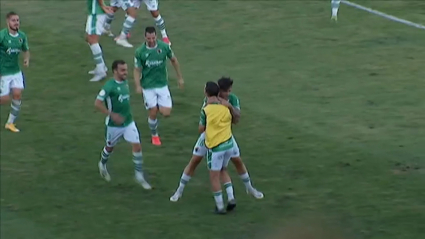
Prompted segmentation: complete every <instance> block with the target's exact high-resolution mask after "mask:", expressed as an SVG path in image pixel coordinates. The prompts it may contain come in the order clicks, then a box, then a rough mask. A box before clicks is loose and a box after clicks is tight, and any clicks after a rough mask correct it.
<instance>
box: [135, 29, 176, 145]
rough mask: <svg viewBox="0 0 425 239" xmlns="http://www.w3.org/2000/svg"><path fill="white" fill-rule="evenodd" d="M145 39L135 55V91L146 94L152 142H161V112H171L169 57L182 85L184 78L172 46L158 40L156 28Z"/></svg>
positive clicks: (167, 114)
mask: <svg viewBox="0 0 425 239" xmlns="http://www.w3.org/2000/svg"><path fill="white" fill-rule="evenodd" d="M145 38H146V42H145V43H143V45H142V46H141V47H139V48H138V49H137V50H136V54H135V57H134V63H135V67H134V74H133V76H134V82H135V85H136V91H137V93H139V94H142V93H143V98H144V102H145V107H146V109H147V110H148V111H149V117H148V124H149V128H150V130H151V135H152V144H154V145H161V140H160V137H159V134H158V119H157V114H158V111H159V112H160V113H161V114H162V115H163V116H164V117H168V116H170V114H171V108H172V104H173V102H172V99H171V94H170V90H169V89H168V73H167V58H168V59H170V61H171V64H172V65H173V67H174V69H175V71H176V74H177V79H178V81H177V83H178V85H179V87H180V88H182V87H183V84H184V81H183V77H182V74H181V72H180V66H179V62H178V61H177V58H176V56H175V55H174V53H173V51H172V50H171V47H170V46H169V45H167V44H166V43H164V42H163V41H160V40H157V39H156V30H155V27H147V28H146V30H145Z"/></svg>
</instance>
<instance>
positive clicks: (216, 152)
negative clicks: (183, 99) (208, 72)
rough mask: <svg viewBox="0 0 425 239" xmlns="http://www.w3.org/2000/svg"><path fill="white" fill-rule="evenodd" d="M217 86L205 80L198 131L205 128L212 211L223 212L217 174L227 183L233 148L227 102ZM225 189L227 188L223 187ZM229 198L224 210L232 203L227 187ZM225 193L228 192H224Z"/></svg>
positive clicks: (230, 117) (230, 206) (233, 203)
mask: <svg viewBox="0 0 425 239" xmlns="http://www.w3.org/2000/svg"><path fill="white" fill-rule="evenodd" d="M219 92H220V87H219V86H218V85H217V83H215V82H212V81H210V82H207V84H206V85H205V95H206V97H207V105H206V106H205V107H204V108H203V110H202V112H201V123H200V125H199V131H200V132H203V131H205V146H206V147H207V149H208V152H207V166H208V169H209V171H210V181H211V188H212V191H213V194H214V200H215V203H216V213H218V214H225V213H226V209H225V208H224V203H223V194H222V191H221V184H220V176H221V179H222V180H221V181H222V182H223V184H228V183H229V182H231V179H230V177H229V175H228V173H227V169H226V168H227V165H228V164H229V161H230V158H231V156H232V155H233V153H234V152H233V151H234V150H235V144H234V141H233V136H232V120H233V117H232V112H231V109H233V107H231V105H230V103H228V102H227V101H225V100H222V99H220V98H218V94H219ZM227 192H229V191H227ZM231 194H232V195H231V196H232V197H231V198H230V199H229V201H228V205H227V210H228V211H230V210H233V208H234V207H235V206H236V203H235V199H234V196H233V188H232V190H231ZM228 196H229V195H228Z"/></svg>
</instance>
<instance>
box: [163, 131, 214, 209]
mask: <svg viewBox="0 0 425 239" xmlns="http://www.w3.org/2000/svg"><path fill="white" fill-rule="evenodd" d="M204 141H205V133H202V134H201V135H200V136H199V138H198V140H197V141H196V143H195V147H193V153H192V158H191V159H190V161H189V163H188V164H187V165H186V167H185V168H184V171H183V173H182V176H181V178H180V181H179V187H178V188H177V190H176V191H175V192H174V194H173V196H171V197H170V201H172V202H177V201H178V200H179V199H180V198H181V196H182V195H183V191H184V188H185V186H186V185H187V184H188V183H189V181H190V179H191V178H192V177H193V174H194V173H195V169H196V167H198V165H199V163H200V162H201V161H202V158H203V157H204V155H205V154H206V152H207V148H206V147H205V143H204Z"/></svg>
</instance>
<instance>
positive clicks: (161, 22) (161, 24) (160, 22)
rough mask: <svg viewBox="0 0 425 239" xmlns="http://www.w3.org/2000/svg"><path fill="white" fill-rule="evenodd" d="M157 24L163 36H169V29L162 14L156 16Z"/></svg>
mask: <svg viewBox="0 0 425 239" xmlns="http://www.w3.org/2000/svg"><path fill="white" fill-rule="evenodd" d="M155 24H156V26H157V27H158V28H159V30H160V31H161V35H162V38H165V37H167V31H166V30H165V21H164V19H162V17H161V15H158V16H157V17H156V18H155Z"/></svg>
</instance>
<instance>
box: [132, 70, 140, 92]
mask: <svg viewBox="0 0 425 239" xmlns="http://www.w3.org/2000/svg"><path fill="white" fill-rule="evenodd" d="M133 78H134V85H135V86H136V89H139V88H142V86H141V85H140V82H141V79H142V71H141V69H140V68H138V67H134V71H133Z"/></svg>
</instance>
